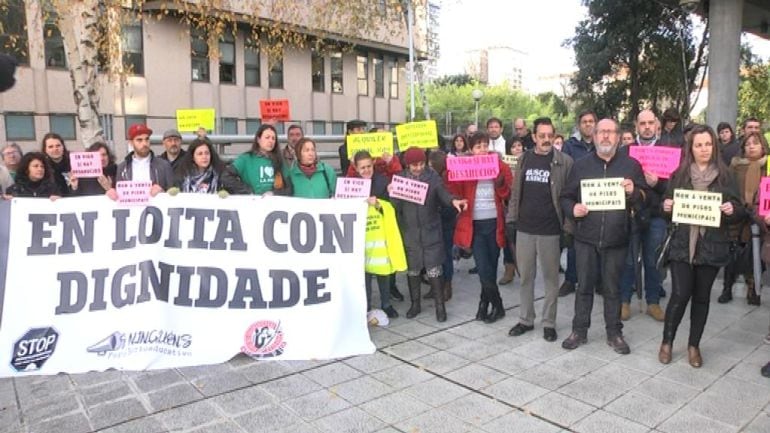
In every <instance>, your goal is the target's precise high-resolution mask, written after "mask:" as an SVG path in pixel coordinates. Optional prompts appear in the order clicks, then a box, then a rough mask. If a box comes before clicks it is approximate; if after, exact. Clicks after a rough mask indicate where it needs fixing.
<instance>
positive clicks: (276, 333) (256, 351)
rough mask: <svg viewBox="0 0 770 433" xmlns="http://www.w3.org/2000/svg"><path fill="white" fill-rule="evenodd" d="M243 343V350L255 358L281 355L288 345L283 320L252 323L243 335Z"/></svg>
mask: <svg viewBox="0 0 770 433" xmlns="http://www.w3.org/2000/svg"><path fill="white" fill-rule="evenodd" d="M243 343H244V345H243V347H241V352H243V353H245V354H246V355H249V356H251V357H253V358H273V357H276V356H279V355H281V354H282V353H283V350H284V348H285V347H286V342H285V341H283V331H282V330H281V322H278V323H276V322H273V321H271V320H260V321H259V322H255V323H252V324H251V326H249V327H248V329H246V333H245V334H244V335H243Z"/></svg>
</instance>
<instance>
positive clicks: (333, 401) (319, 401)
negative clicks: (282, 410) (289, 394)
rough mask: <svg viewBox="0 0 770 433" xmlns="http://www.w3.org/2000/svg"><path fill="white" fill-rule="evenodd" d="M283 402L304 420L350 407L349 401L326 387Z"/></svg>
mask: <svg viewBox="0 0 770 433" xmlns="http://www.w3.org/2000/svg"><path fill="white" fill-rule="evenodd" d="M283 404H284V405H285V406H286V407H288V408H289V409H291V410H292V411H293V412H294V413H296V414H298V415H299V416H300V417H302V419H304V420H305V421H312V420H314V419H317V418H321V417H324V416H326V415H330V414H332V413H334V412H339V411H341V410H343V409H346V408H348V407H350V403H349V402H347V401H345V400H344V399H343V398H341V397H340V396H338V395H336V394H334V393H332V392H329V391H328V390H326V389H322V390H320V391H316V392H313V393H311V394H308V395H304V396H302V397H297V398H294V399H291V400H288V401H286V402H284V403H283Z"/></svg>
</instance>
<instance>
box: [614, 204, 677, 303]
mask: <svg viewBox="0 0 770 433" xmlns="http://www.w3.org/2000/svg"><path fill="white" fill-rule="evenodd" d="M632 237H633V238H632V240H631V242H634V241H635V240H636V241H637V245H639V247H640V248H641V249H642V265H643V269H644V293H645V300H646V301H647V305H651V304H658V303H660V291H661V289H662V288H663V281H662V278H661V275H660V271H658V263H657V262H658V248H660V245H661V244H662V243H663V242H664V241H665V240H666V220H664V219H663V218H658V217H654V218H650V225H649V226H648V227H647V229H645V230H644V231H641V232H639V233H634V234H633V235H632ZM632 250H633V248H629V249H628V258H627V259H626V266H625V268H624V269H623V276H622V277H621V279H620V293H621V298H622V301H623V302H625V303H630V302H631V297H632V296H633V290H632V288H633V286H634V285H635V284H636V267H635V266H634V261H635V260H636V257H633V256H632V254H633V251H632ZM640 271H641V269H640Z"/></svg>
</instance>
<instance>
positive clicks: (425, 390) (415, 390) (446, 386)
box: [406, 377, 470, 407]
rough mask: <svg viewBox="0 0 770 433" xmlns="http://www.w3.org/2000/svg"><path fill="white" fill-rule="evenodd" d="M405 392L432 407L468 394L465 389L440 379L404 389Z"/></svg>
mask: <svg viewBox="0 0 770 433" xmlns="http://www.w3.org/2000/svg"><path fill="white" fill-rule="evenodd" d="M406 392H407V393H409V394H410V395H411V396H412V397H414V398H416V399H417V400H419V401H421V402H423V403H426V404H429V405H431V406H433V407H439V406H442V405H444V404H446V403H449V402H450V401H452V400H455V399H458V398H461V397H463V396H465V395H468V394H469V393H470V391H469V390H468V389H467V388H464V387H462V386H460V385H456V384H454V383H452V382H450V381H448V380H446V379H444V378H440V377H436V378H434V379H431V380H428V381H426V382H421V383H418V384H416V385H413V386H410V387H409V388H407V389H406Z"/></svg>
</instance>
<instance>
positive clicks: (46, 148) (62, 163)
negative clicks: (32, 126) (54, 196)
mask: <svg viewBox="0 0 770 433" xmlns="http://www.w3.org/2000/svg"><path fill="white" fill-rule="evenodd" d="M40 151H41V152H43V153H44V154H45V156H46V157H47V158H48V163H49V164H50V165H51V168H53V180H54V181H55V182H56V185H58V187H59V192H60V194H61V195H63V196H67V195H69V194H70V187H69V173H70V170H71V168H70V153H69V151H68V150H67V146H66V145H65V144H64V139H63V138H62V137H61V135H59V134H57V133H55V132H49V133H48V134H46V135H44V136H43V141H42V142H41V146H40Z"/></svg>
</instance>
